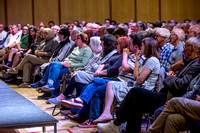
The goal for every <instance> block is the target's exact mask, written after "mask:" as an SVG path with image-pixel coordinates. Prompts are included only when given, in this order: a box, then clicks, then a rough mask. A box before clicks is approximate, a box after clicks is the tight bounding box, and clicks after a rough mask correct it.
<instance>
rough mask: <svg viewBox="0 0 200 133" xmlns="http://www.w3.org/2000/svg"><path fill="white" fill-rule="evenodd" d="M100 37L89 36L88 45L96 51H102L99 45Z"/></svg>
mask: <svg viewBox="0 0 200 133" xmlns="http://www.w3.org/2000/svg"><path fill="white" fill-rule="evenodd" d="M100 43H101V41H100V37H91V38H90V47H91V49H93V50H95V51H96V52H101V51H102V46H101V45H100Z"/></svg>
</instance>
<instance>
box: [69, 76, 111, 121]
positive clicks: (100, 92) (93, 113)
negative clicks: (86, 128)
mask: <svg viewBox="0 0 200 133" xmlns="http://www.w3.org/2000/svg"><path fill="white" fill-rule="evenodd" d="M99 79H100V78H99ZM100 80H101V81H102V80H104V81H106V82H102V84H101V85H100V86H98V85H97V84H96V85H97V86H98V87H96V85H95V83H92V84H88V85H86V86H84V89H83V90H84V92H85V91H87V92H88V90H87V89H93V91H92V92H91V91H90V93H89V94H90V95H91V94H92V93H93V92H94V90H95V92H94V93H93V95H91V96H92V98H91V100H89V101H88V102H89V103H87V104H84V106H83V108H82V109H81V110H79V111H78V110H75V109H71V111H72V112H73V113H79V114H82V115H85V116H87V115H88V114H89V120H90V121H91V122H93V121H94V120H95V119H97V118H98V117H99V115H100V113H101V109H102V103H101V100H102V99H104V98H105V92H106V86H107V83H108V82H109V81H111V80H110V79H103V78H101V79H100ZM93 82H94V81H93ZM93 87H94V88H95V89H94V88H93ZM85 94H86V93H85ZM81 95H82V96H81V97H80V98H83V99H84V95H83V93H82V94H81ZM87 99H89V98H88V97H87Z"/></svg>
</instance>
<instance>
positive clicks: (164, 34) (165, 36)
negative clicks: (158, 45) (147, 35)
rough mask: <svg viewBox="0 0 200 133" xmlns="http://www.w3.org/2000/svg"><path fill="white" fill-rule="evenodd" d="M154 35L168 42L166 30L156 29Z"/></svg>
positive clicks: (168, 34)
mask: <svg viewBox="0 0 200 133" xmlns="http://www.w3.org/2000/svg"><path fill="white" fill-rule="evenodd" d="M156 34H159V35H160V36H162V37H164V38H165V41H166V42H168V41H169V37H170V31H169V30H168V29H166V28H158V29H156Z"/></svg>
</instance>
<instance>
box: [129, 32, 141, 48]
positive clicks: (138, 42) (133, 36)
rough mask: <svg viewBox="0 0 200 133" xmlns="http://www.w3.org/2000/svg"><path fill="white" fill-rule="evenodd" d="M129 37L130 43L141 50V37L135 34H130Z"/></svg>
mask: <svg viewBox="0 0 200 133" xmlns="http://www.w3.org/2000/svg"><path fill="white" fill-rule="evenodd" d="M129 37H130V38H131V40H130V41H132V44H133V45H137V46H138V47H139V48H141V45H142V39H143V38H142V37H141V36H140V35H138V34H137V33H131V34H130V35H129Z"/></svg>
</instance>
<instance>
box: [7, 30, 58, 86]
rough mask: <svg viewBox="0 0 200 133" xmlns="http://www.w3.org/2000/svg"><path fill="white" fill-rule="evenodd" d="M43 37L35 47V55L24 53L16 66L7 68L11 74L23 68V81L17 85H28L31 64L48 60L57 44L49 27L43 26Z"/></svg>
mask: <svg viewBox="0 0 200 133" xmlns="http://www.w3.org/2000/svg"><path fill="white" fill-rule="evenodd" d="M43 37H44V40H43V41H41V43H40V44H39V46H38V47H37V48H36V50H35V55H32V54H28V55H26V56H25V57H24V59H23V60H22V61H21V62H20V64H19V65H18V66H17V67H15V68H11V69H8V73H13V74H16V73H18V71H19V70H23V83H21V84H20V85H19V86H18V87H20V88H26V87H28V83H29V80H30V74H31V69H32V67H33V65H40V64H43V63H46V62H48V61H49V58H50V57H51V55H52V54H53V51H54V50H55V48H56V47H57V46H58V42H57V41H56V40H54V34H53V31H52V30H51V29H49V28H45V29H44V31H43Z"/></svg>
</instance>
